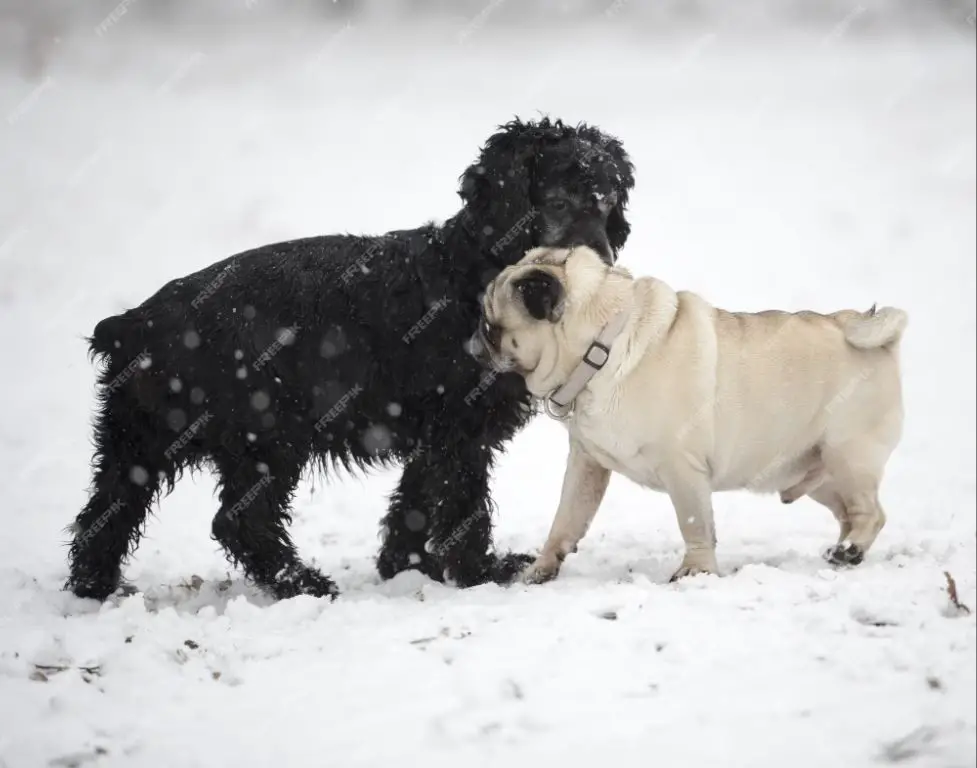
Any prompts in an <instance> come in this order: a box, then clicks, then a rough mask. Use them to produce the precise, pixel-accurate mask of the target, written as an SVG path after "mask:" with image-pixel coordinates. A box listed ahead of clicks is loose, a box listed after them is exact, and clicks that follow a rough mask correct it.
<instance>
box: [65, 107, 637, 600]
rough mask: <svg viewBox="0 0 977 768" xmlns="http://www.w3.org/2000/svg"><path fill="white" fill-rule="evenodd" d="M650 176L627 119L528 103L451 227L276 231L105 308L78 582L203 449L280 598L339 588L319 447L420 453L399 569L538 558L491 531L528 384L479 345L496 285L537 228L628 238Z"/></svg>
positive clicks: (478, 576) (466, 184) (131, 545)
mask: <svg viewBox="0 0 977 768" xmlns="http://www.w3.org/2000/svg"><path fill="white" fill-rule="evenodd" d="M633 183H634V180H633V176H632V166H631V163H630V161H629V160H628V157H627V155H626V154H625V152H624V150H623V148H622V147H621V145H620V143H619V142H618V141H617V140H616V139H613V138H611V137H608V136H605V135H603V134H602V133H600V132H599V131H597V130H596V129H594V128H591V127H588V126H585V125H584V126H577V127H572V126H567V125H564V124H563V123H561V122H559V121H555V122H550V121H549V120H548V119H544V120H542V121H539V122H537V123H523V122H520V121H513V122H511V123H509V124H507V125H504V126H501V127H500V130H499V132H498V133H496V134H495V135H493V136H492V137H491V138H490V139H489V140H488V142H487V143H486V145H485V147H484V148H483V150H482V153H481V156H480V158H479V160H478V162H477V164H475V165H473V166H472V167H470V168H469V169H468V170H467V171H465V173H464V174H463V176H462V178H461V191H460V194H461V197H462V199H463V201H464V207H463V208H462V210H461V211H460V212H459V213H458V214H457V215H455V216H454V217H452V218H451V219H449V220H448V221H447V222H445V223H444V225H442V226H436V225H434V224H427V225H425V226H422V227H419V228H418V229H413V230H404V231H397V232H391V233H388V234H387V235H384V236H383V237H354V236H350V235H329V236H324V237H312V238H308V239H303V240H295V241H292V242H286V243H279V244H275V245H268V246H264V247H262V248H258V249H256V250H252V251H248V252H245V253H241V254H238V255H236V256H232V257H230V258H228V259H225V260H224V261H221V262H218V263H216V264H214V265H212V266H210V267H207V268H206V269H203V270H201V271H199V272H197V273H195V274H192V275H189V276H187V277H184V278H181V279H178V280H174V281H172V282H170V283H168V284H167V285H165V286H163V288H161V289H160V290H159V291H158V292H157V293H156V294H155V295H153V296H152V297H150V298H149V299H147V300H146V301H145V302H144V303H143V304H141V305H140V306H139V307H136V308H135V309H131V310H129V311H127V312H125V313H123V314H121V315H117V316H113V317H109V318H106V319H105V320H102V321H101V322H100V323H98V325H97V326H96V327H95V331H94V333H93V335H92V337H91V339H90V347H91V353H92V355H93V356H94V357H98V358H100V359H101V360H102V362H103V366H102V371H101V373H100V376H99V384H100V385H101V388H100V392H99V410H98V413H97V416H96V420H95V457H94V460H93V468H94V480H93V486H92V491H91V497H90V499H89V501H88V503H87V504H86V505H85V507H84V509H83V510H82V512H81V513H80V514H79V515H78V517H77V519H76V521H75V525H74V527H73V531H74V540H73V542H72V544H71V548H70V576H69V579H68V583H67V587H68V588H69V589H71V590H72V591H73V592H74V593H75V594H76V595H80V596H87V597H93V598H97V599H100V600H101V599H105V598H106V597H107V596H109V595H110V594H112V593H113V592H114V591H115V590H116V589H117V588H118V587H119V586H120V581H121V566H122V563H123V561H124V560H125V558H126V557H127V556H128V555H129V554H130V553H131V552H132V551H133V550H134V549H135V547H136V545H137V543H138V540H139V536H140V534H141V531H142V528H143V525H144V521H145V518H146V514H147V511H148V510H149V507H150V506H151V504H152V503H153V502H154V500H155V499H156V498H157V497H158V495H159V494H160V492H161V490H163V488H164V487H165V488H166V489H167V490H172V487H173V485H174V483H175V482H176V479H177V478H178V477H179V475H180V474H181V473H182V471H183V470H184V469H185V468H187V467H196V466H200V465H201V464H204V463H206V464H208V465H209V466H211V467H212V468H213V469H214V470H215V472H216V475H217V477H218V481H219V486H220V510H219V512H218V513H217V515H216V517H215V518H214V521H213V529H212V530H213V535H214V537H215V538H216V540H217V541H218V542H219V543H220V544H221V546H222V547H223V548H224V551H225V553H226V554H227V556H228V558H229V559H230V560H231V561H232V562H235V563H237V564H239V565H240V566H242V567H243V569H244V571H245V573H246V574H247V576H248V577H249V578H250V579H252V580H253V581H254V582H255V583H257V584H258V585H260V586H261V587H262V588H264V589H266V590H268V591H269V592H270V593H271V594H273V595H275V596H277V597H279V598H287V597H290V596H292V595H296V594H311V595H332V594H335V587H334V585H333V583H332V582H331V581H330V580H329V579H328V578H327V577H326V576H324V575H323V574H321V573H320V572H318V571H316V570H315V569H313V568H310V567H308V566H306V565H304V564H303V563H302V562H301V560H299V558H298V556H297V554H296V551H295V548H294V547H293V545H292V542H291V540H290V538H289V535H288V531H287V528H286V525H287V523H288V522H289V504H290V501H291V498H292V495H293V493H294V491H295V488H296V484H297V483H298V481H299V477H300V474H301V473H302V471H303V469H304V468H305V467H306V466H307V465H308V464H309V463H310V462H316V463H318V464H319V465H321V466H322V468H325V467H326V466H327V465H329V464H339V465H344V466H346V467H354V466H358V467H360V468H368V467H371V466H375V465H378V464H381V463H384V462H387V461H396V462H401V463H403V465H404V470H403V475H402V477H401V479H400V483H399V485H398V487H397V489H396V491H395V492H394V494H393V496H392V499H391V503H390V508H389V512H388V514H387V515H386V517H385V519H384V525H383V533H382V539H383V544H382V548H381V551H380V554H379V557H378V561H377V565H378V568H379V571H380V574H381V575H382V576H383V577H384V578H389V577H391V576H393V575H394V574H396V573H398V572H400V571H403V570H405V569H408V568H417V569H419V570H421V571H423V572H424V573H426V574H428V575H429V576H430V577H432V578H434V579H438V580H445V579H450V580H452V581H454V582H456V583H457V584H458V585H461V586H468V585H474V584H478V583H481V582H485V581H489V580H492V581H497V582H504V581H507V580H509V579H510V578H512V576H514V575H515V574H516V573H517V572H518V570H519V569H520V568H521V567H522V566H523V565H524V564H526V563H527V562H528V558H526V557H525V556H522V555H513V554H509V555H506V556H499V555H496V554H494V553H492V552H490V551H489V550H490V545H491V531H492V521H491V508H492V503H491V499H490V496H489V473H490V469H491V466H492V462H493V455H494V453H495V452H496V451H497V450H499V448H500V447H501V446H502V445H503V443H505V441H506V440H508V439H509V438H510V437H511V436H512V435H513V434H514V433H515V431H516V430H517V429H518V428H519V427H520V426H521V425H522V424H523V423H524V422H525V421H526V419H527V418H528V415H529V413H530V410H531V409H530V407H529V405H530V404H529V400H528V397H527V393H526V390H525V388H524V386H523V383H522V380H521V379H520V378H519V377H518V376H515V375H512V374H509V375H503V376H500V377H498V378H497V379H496V380H493V379H492V378H491V377H488V378H486V376H485V373H484V372H483V371H482V370H481V368H480V367H479V365H478V363H477V362H476V361H475V360H474V359H473V358H471V357H470V356H469V355H468V354H466V353H465V350H464V344H465V342H466V340H467V339H468V337H469V336H470V335H471V333H472V331H473V329H474V328H475V325H476V323H477V321H478V317H479V297H480V294H481V293H482V291H483V289H484V286H485V285H486V284H487V282H488V281H489V280H491V278H492V277H494V276H495V274H496V273H497V272H498V271H499V270H500V269H501V268H502V267H504V266H505V265H507V264H509V263H512V262H514V261H516V260H517V259H518V258H520V257H521V256H522V254H523V253H524V252H525V251H526V250H527V249H529V248H530V247H532V246H535V245H540V244H547V245H570V244H573V243H578V242H586V243H588V244H589V245H592V246H594V247H595V248H597V249H598V250H600V251H601V252H603V253H604V254H605V257H606V258H608V259H613V258H614V256H615V255H616V252H617V249H619V248H620V247H621V246H622V245H623V244H624V241H625V239H626V238H627V235H628V231H629V226H628V223H627V221H626V219H625V217H624V210H625V206H626V205H627V200H628V192H629V190H630V189H631V187H632V186H633ZM598 203H599V204H598ZM608 209H610V210H609V212H608Z"/></svg>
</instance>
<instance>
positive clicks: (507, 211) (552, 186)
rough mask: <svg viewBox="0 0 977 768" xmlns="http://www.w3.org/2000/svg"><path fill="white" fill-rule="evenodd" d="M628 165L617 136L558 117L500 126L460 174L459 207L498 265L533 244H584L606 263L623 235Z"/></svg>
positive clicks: (631, 177)
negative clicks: (462, 207)
mask: <svg viewBox="0 0 977 768" xmlns="http://www.w3.org/2000/svg"><path fill="white" fill-rule="evenodd" d="M633 186H634V166H633V165H632V164H631V161H630V159H629V158H628V156H627V153H626V152H625V151H624V147H622V146H621V142H619V141H618V140H617V139H615V138H614V137H613V136H608V135H606V134H604V133H601V132H600V131H599V130H597V129H596V128H592V127H590V126H587V125H584V124H581V125H578V126H575V127H574V126H569V125H564V124H563V122H561V121H560V120H556V121H553V122H551V121H550V120H549V118H544V119H542V120H540V121H539V122H528V123H524V122H522V121H520V120H513V121H512V122H510V123H507V124H506V125H503V126H500V130H499V131H498V133H496V134H494V135H493V136H491V137H490V138H489V140H488V141H487V142H486V143H485V146H484V147H483V149H482V153H481V155H480V156H479V159H478V162H476V163H475V164H474V165H472V166H471V167H469V168H468V170H466V171H465V173H464V174H463V175H462V177H461V191H460V194H461V197H462V199H463V200H464V201H465V208H466V210H465V215H466V216H468V217H469V219H470V221H472V222H473V223H474V226H475V228H476V231H475V232H474V234H475V235H476V236H477V237H479V238H481V239H482V241H483V243H484V246H485V250H487V251H488V252H489V254H490V255H491V257H492V259H493V260H494V261H496V262H497V263H498V264H499V265H500V267H501V266H505V265H507V264H512V263H515V262H516V261H518V260H519V259H520V258H522V256H523V254H524V253H525V252H526V251H527V250H529V249H530V248H533V247H535V246H538V245H549V246H556V247H569V246H573V245H587V246H590V247H591V248H593V249H594V250H595V251H597V253H599V254H600V255H601V257H602V258H604V259H605V260H606V261H607V262H608V263H610V264H612V263H613V262H614V261H615V260H616V259H617V251H618V250H619V249H620V248H621V247H622V246H623V245H624V242H625V241H626V240H627V237H628V233H629V232H630V231H631V226H630V224H628V221H627V219H626V218H625V215H624V212H625V209H626V207H627V203H628V193H629V192H630V191H631V188H632V187H633Z"/></svg>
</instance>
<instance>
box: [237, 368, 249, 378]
mask: <svg viewBox="0 0 977 768" xmlns="http://www.w3.org/2000/svg"><path fill="white" fill-rule="evenodd" d="M237 377H238V378H239V379H246V378H248V369H247V366H244V365H242V366H241V367H240V368H238V369H237Z"/></svg>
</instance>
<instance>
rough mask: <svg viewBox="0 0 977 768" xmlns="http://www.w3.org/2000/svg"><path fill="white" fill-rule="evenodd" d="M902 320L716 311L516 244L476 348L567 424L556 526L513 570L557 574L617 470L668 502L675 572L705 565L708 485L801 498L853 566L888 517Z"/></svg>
mask: <svg viewBox="0 0 977 768" xmlns="http://www.w3.org/2000/svg"><path fill="white" fill-rule="evenodd" d="M906 322H907V315H906V313H905V312H903V311H902V310H900V309H895V308H891V307H887V308H883V309H879V310H877V311H876V309H875V307H872V309H870V310H869V311H867V312H857V311H853V310H842V311H840V312H835V313H833V314H830V315H822V314H818V313H816V312H797V313H788V312H778V311H767V312H758V313H745V312H727V311H725V310H722V309H717V308H715V307H713V306H711V305H710V304H709V303H708V302H706V301H705V300H704V299H702V298H701V297H699V296H697V295H696V294H694V293H689V292H687V291H683V292H678V293H676V292H675V291H674V290H672V289H671V288H670V287H669V286H667V285H666V284H665V283H663V282H661V281H660V280H656V279H655V278H651V277H644V278H640V279H635V278H633V277H632V276H631V275H630V273H629V272H627V270H625V269H624V268H622V267H618V266H608V265H607V264H605V263H604V262H603V261H601V259H600V257H599V256H598V255H597V254H596V253H595V252H593V251H592V250H590V249H589V248H585V247H576V248H573V249H569V250H568V249H565V248H562V249H554V248H536V249H534V250H532V251H530V252H529V253H527V254H526V256H525V257H524V258H523V259H522V260H521V261H520V262H519V263H518V264H515V265H513V266H510V267H508V268H507V269H505V270H504V271H503V272H502V273H501V274H499V276H498V277H497V278H496V279H495V280H494V281H493V282H492V283H491V284H490V285H489V287H488V289H487V291H486V294H485V298H484V303H483V318H482V323H481V324H480V327H479V329H478V331H477V332H476V334H475V335H474V336H473V337H472V340H471V342H470V345H471V349H470V351H471V352H472V354H474V355H475V356H476V357H478V358H479V359H481V360H482V361H483V362H484V363H485V364H487V365H491V366H493V367H494V368H495V369H496V370H500V371H508V370H514V371H517V372H519V373H520V374H521V375H522V376H524V377H525V380H526V385H527V386H528V388H529V390H530V391H531V392H532V393H533V395H535V396H536V397H538V398H541V399H543V401H544V405H545V406H546V409H547V412H549V413H550V415H553V416H555V417H556V418H560V419H561V420H564V422H565V424H566V426H567V428H568V429H569V432H570V455H569V459H568V463H567V469H566V475H565V477H564V480H563V491H562V494H561V497H560V503H559V507H558V509H557V512H556V518H555V520H554V521H553V525H552V528H551V530H550V534H549V537H548V538H547V540H546V544H545V545H544V547H543V550H542V552H541V554H540V555H539V557H538V559H537V560H536V562H535V563H534V564H533V565H531V566H530V567H529V568H528V569H527V571H526V572H525V574H524V578H525V580H527V581H530V582H542V581H546V580H549V579H552V578H554V577H555V576H556V575H557V574H558V573H559V570H560V566H561V564H562V562H563V560H564V558H566V556H567V554H569V553H571V552H575V551H576V548H577V543H578V542H579V541H580V540H581V539H582V538H583V536H584V534H585V533H586V532H587V529H588V527H589V526H590V523H591V521H592V520H593V518H594V515H595V514H596V512H597V508H598V506H599V505H600V502H601V499H602V498H603V496H604V492H605V490H606V489H607V484H608V481H609V479H610V475H611V472H620V473H621V474H623V475H625V476H626V477H628V478H630V479H631V480H633V481H634V482H636V483H639V484H640V485H644V486H646V487H648V488H652V489H654V490H657V491H664V492H665V493H667V494H668V495H669V497H670V498H671V501H672V504H673V505H674V507H675V512H676V514H677V516H678V523H679V528H680V529H681V532H682V538H683V539H684V540H685V546H686V550H685V557H684V559H683V560H682V565H681V567H680V568H679V569H678V570H677V571H676V572H675V574H674V576H673V577H672V579H673V580H674V579H677V578H680V577H683V576H687V575H691V574H697V573H716V572H717V564H716V534H715V529H714V526H713V510H712V494H713V492H714V491H732V490H740V489H748V490H751V491H755V492H759V493H774V492H777V493H779V494H780V498H781V500H782V501H783V502H784V503H790V502H792V501H794V500H796V499H798V498H800V497H802V496H810V497H811V498H812V499H814V500H815V501H817V502H818V503H820V504H822V505H824V506H825V507H827V508H828V509H830V510H831V512H832V513H833V514H834V516H835V518H836V519H837V520H838V523H839V526H840V534H839V537H838V542H837V544H835V545H834V546H832V547H830V548H829V549H828V550H827V551H826V552H825V553H824V556H825V558H826V559H827V560H828V561H829V562H831V563H833V564H837V565H857V564H858V563H860V562H861V561H862V559H863V558H864V556H865V553H866V552H867V551H868V550H869V548H870V547H871V546H872V543H873V542H874V541H875V538H876V537H877V536H878V534H879V531H880V530H881V529H882V527H883V525H884V524H885V513H884V512H883V511H882V507H881V506H880V504H879V498H878V492H879V484H880V482H881V480H882V475H883V471H884V469H885V465H886V462H887V461H888V459H889V456H890V455H891V453H892V451H893V450H894V449H895V447H896V445H897V443H898V442H899V439H900V437H901V433H902V420H903V408H902V392H901V382H900V373H899V355H898V347H899V339H900V337H901V335H902V332H903V329H904V328H905V326H906ZM585 356H586V360H585ZM588 361H589V362H588Z"/></svg>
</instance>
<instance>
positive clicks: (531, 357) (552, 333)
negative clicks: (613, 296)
mask: <svg viewBox="0 0 977 768" xmlns="http://www.w3.org/2000/svg"><path fill="white" fill-rule="evenodd" d="M612 276H613V277H618V278H624V279H626V280H631V275H630V273H629V272H628V271H627V270H625V269H623V268H622V267H618V266H609V265H608V264H607V263H606V262H605V261H604V260H603V259H602V258H601V255H600V254H599V253H598V252H597V251H595V250H593V249H591V248H588V247H586V246H578V247H575V248H545V247H544V248H534V249H533V250H531V251H529V252H528V253H527V254H526V255H525V257H524V258H523V259H522V260H521V261H519V262H518V263H516V264H513V265H512V266H509V267H506V268H505V269H504V270H502V272H500V273H499V275H498V276H497V277H496V278H495V279H494V280H493V281H492V282H491V283H489V285H488V288H487V289H486V291H485V296H484V298H483V300H482V315H481V318H480V320H479V324H478V329H477V330H476V331H475V334H474V335H473V336H472V338H471V339H470V340H469V343H468V351H469V352H470V353H471V354H472V355H473V356H474V357H475V358H476V359H477V360H478V361H479V362H480V363H482V365H484V366H486V367H490V368H492V369H494V370H496V371H498V372H500V373H504V372H508V371H514V372H516V373H518V374H520V375H521V376H523V377H524V378H525V379H526V384H527V386H528V388H529V390H530V391H531V392H532V393H533V394H535V395H537V396H542V395H543V394H545V390H546V384H547V382H551V381H552V380H553V377H554V375H556V374H559V372H560V371H561V370H562V369H566V368H567V367H568V366H570V365H572V364H575V362H574V361H575V360H576V358H574V355H575V354H576V353H577V352H578V351H581V352H582V350H583V349H586V347H587V345H589V343H590V342H591V341H593V339H594V337H595V336H596V334H597V333H598V332H599V331H600V328H601V321H600V320H599V319H598V317H597V316H596V314H594V313H593V312H592V310H593V309H594V307H595V305H597V304H599V303H600V302H594V301H593V299H594V298H595V297H598V294H599V292H600V291H601V290H602V288H603V287H604V286H605V284H606V283H607V280H608V278H609V277H612ZM565 372H566V371H564V373H565Z"/></svg>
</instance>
